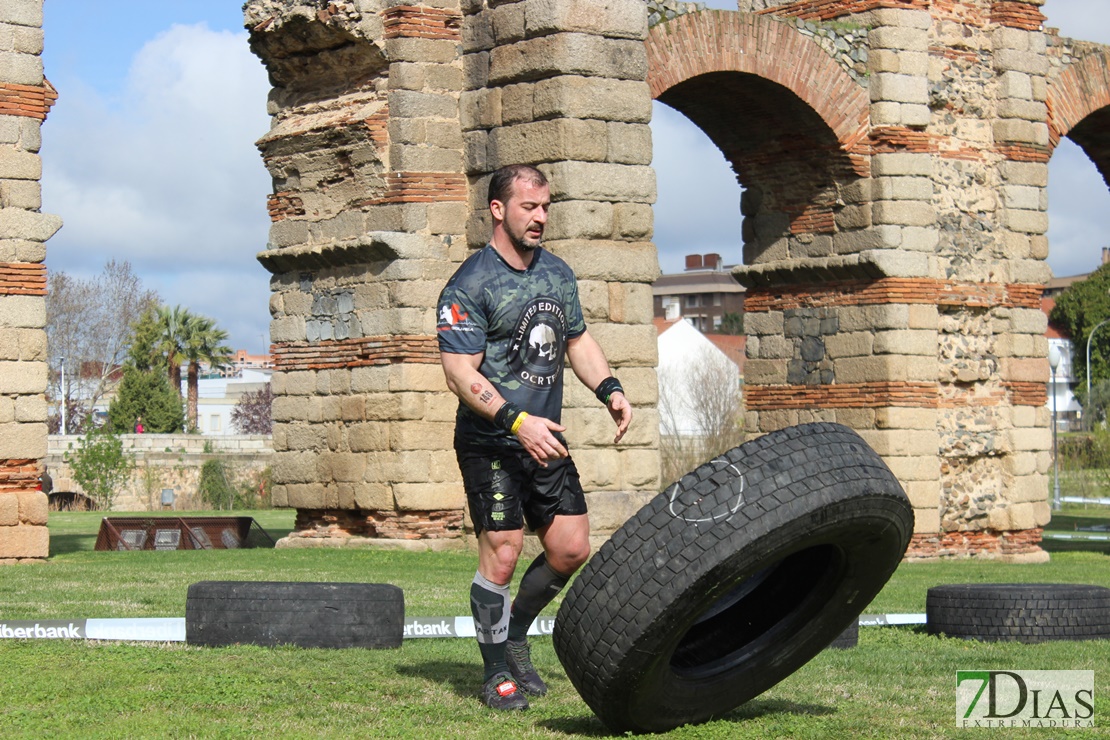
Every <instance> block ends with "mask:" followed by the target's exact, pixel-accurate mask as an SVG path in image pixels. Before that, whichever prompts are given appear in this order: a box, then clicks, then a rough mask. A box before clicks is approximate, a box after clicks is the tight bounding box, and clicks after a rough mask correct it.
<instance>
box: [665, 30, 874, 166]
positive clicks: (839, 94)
mask: <svg viewBox="0 0 1110 740" xmlns="http://www.w3.org/2000/svg"><path fill="white" fill-rule="evenodd" d="M646 45H647V55H648V85H649V86H650V87H651V96H652V97H653V98H656V99H658V98H660V97H661V96H663V95H664V94H665V93H666V92H667V91H668V90H671V89H672V88H674V87H676V86H677V85H679V84H681V83H683V82H686V81H688V80H692V79H694V78H696V77H699V76H701V75H706V74H711V73H716V72H739V73H743V74H748V75H754V76H756V77H760V78H762V79H764V80H768V81H770V82H773V83H776V84H778V85H781V86H782V87H784V88H786V89H787V90H789V91H791V92H792V93H794V95H796V96H797V97H798V98H799V99H800V100H801V101H803V102H805V103H806V104H807V105H808V106H809V107H810V108H812V109H813V111H814V112H816V113H817V115H818V116H819V117H820V118H821V120H822V121H824V122H825V124H826V125H827V126H828V127H829V129H830V130H831V131H832V133H833V134H834V136H835V137H836V140H837V141H838V142H839V143H840V146H841V148H843V149H844V150H845V151H852V150H855V149H856V148H857V146H858V145H859V144H860V142H861V141H862V140H863V139H864V138H865V137H866V135H867V129H868V121H869V119H870V99H869V97H868V94H867V91H866V90H864V89H863V88H862V87H860V86H859V85H858V84H857V83H856V82H855V81H854V80H853V79H852V78H851V77H849V76H848V74H847V73H846V72H845V71H844V70H843V69H841V67H840V66H839V65H838V64H837V63H836V62H835V61H833V60H832V58H831V57H830V56H829V55H828V54H827V53H825V52H824V51H823V50H822V49H821V47H819V46H818V45H817V44H816V43H814V42H813V41H812V40H810V39H809V38H808V37H806V36H803V35H802V34H800V33H798V32H797V31H796V30H795V29H794V28H792V27H790V26H788V25H786V24H785V23H783V22H781V21H777V20H772V19H771V18H770V17H768V16H764V15H755V14H751V13H738V12H733V11H721V10H718V11H709V10H706V11H702V12H699V13H688V14H686V15H682V16H679V17H678V18H675V19H674V20H671V21H668V22H666V23H660V24H657V25H656V26H655V27H653V28H652V29H651V31H650V32H649V33H648V37H647V41H646Z"/></svg>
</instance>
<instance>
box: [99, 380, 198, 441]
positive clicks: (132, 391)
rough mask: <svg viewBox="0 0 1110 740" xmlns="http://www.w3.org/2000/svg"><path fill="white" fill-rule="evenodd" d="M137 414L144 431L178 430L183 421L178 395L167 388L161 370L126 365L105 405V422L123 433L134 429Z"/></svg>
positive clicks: (113, 429) (118, 432)
mask: <svg viewBox="0 0 1110 740" xmlns="http://www.w3.org/2000/svg"><path fill="white" fill-rule="evenodd" d="M139 417H142V419H143V427H144V429H145V431H147V432H151V433H154V434H172V433H173V432H180V431H181V428H182V425H183V423H184V411H183V410H182V408H181V396H180V395H179V394H178V393H177V392H175V391H174V390H173V388H171V387H170V381H169V379H167V378H166V376H165V374H164V373H162V372H160V371H158V370H146V371H143V370H139V369H137V368H135V367H131V366H128V367H126V368H125V369H124V371H123V380H122V381H120V384H119V388H118V389H117V391H116V397H115V398H114V399H112V403H111V405H109V406H108V425H109V426H110V427H111V428H112V431H114V432H115V433H117V434H126V433H129V432H131V431H132V430H133V429H134V428H135V420H136V419H138V418H139Z"/></svg>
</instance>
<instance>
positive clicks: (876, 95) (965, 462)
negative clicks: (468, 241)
mask: <svg viewBox="0 0 1110 740" xmlns="http://www.w3.org/2000/svg"><path fill="white" fill-rule="evenodd" d="M1041 3H1042V0H1016V1H1001V0H963V1H959V2H939V1H936V0H898V1H896V2H885V1H884V2H880V1H877V0H843V1H838V2H831V1H830V2H775V1H774V0H741V2H740V5H741V9H742V10H747V11H750V12H746V13H738V14H734V13H693V14H688V15H686V16H683V17H680V18H678V19H676V20H674V21H671V22H670V23H667V24H664V25H662V26H658V27H656V28H655V29H653V30H652V33H651V35H650V36H649V39H648V47H649V60H650V67H651V70H652V71H651V74H650V75H649V81H650V82H651V85H652V92H653V95H655V96H656V97H658V98H659V99H661V100H663V101H664V102H667V103H669V104H671V105H673V106H674V107H676V108H678V109H679V110H682V111H683V112H685V113H686V114H687V115H688V116H689V117H690V118H691V119H693V120H694V121H695V122H697V123H698V124H699V125H700V126H701V127H702V128H703V129H704V130H706V132H707V133H708V134H709V135H710V136H711V137H712V138H713V139H714V141H715V142H716V143H717V144H718V146H719V147H720V148H721V150H722V152H723V153H724V154H725V156H726V157H727V158H728V159H729V161H730V162H731V163H732V165H733V167H734V169H735V171H736V172H737V174H738V178H739V180H740V181H741V183H742V184H743V185H745V186H746V188H747V190H746V192H745V197H744V203H743V206H742V210H743V214H744V224H743V230H744V256H745V259H744V261H745V263H746V264H745V266H744V267H742V268H739V269H738V270H737V271H736V275H737V278H738V279H739V280H741V282H743V283H745V284H746V285H747V286H748V287H749V292H748V294H747V299H746V302H745V310H746V320H745V327H746V329H747V331H748V334H749V342H748V353H749V355H748V356H749V360H748V365H747V371H746V377H745V383H746V385H745V391H746V393H745V396H746V399H745V400H746V406H747V410H748V413H747V424H748V429H749V431H750V432H752V433H760V432H766V431H770V430H772V429H776V428H779V427H782V426H785V425H789V424H795V423H799V422H804V421H808V420H817V419H823V420H835V421H839V422H842V423H845V424H848V425H849V426H851V427H853V428H855V429H857V430H859V431H860V432H861V433H862V434H863V436H864V437H865V438H866V439H867V440H868V441H869V442H870V444H871V445H872V446H873V447H874V448H875V449H876V450H877V451H878V452H879V453H880V454H882V455H883V456H884V458H885V459H886V461H887V462H888V463H889V464H890V466H891V467H892V469H893V470H894V471H895V473H896V474H897V475H898V477H899V479H900V480H901V481H902V482H903V484H904V485H905V487H906V490H907V492H908V493H909V496H910V498H911V500H912V502H913V504H914V507H915V512H916V519H917V523H916V536H915V538H914V541H913V543H912V544H911V549H910V556H911V557H915V556H920V557H931V556H943V555H985V556H990V557H1002V558H1006V559H1012V560H1037V559H1042V558H1044V557H1047V556H1046V555H1045V553H1043V551H1041V550H1040V548H1039V546H1038V542H1039V539H1040V532H1041V527H1043V525H1044V524H1045V523H1047V521H1048V519H1049V514H1050V512H1049V507H1048V504H1047V494H1048V472H1049V471H1050V469H1051V457H1050V433H1049V424H1050V419H1049V415H1048V413H1047V412H1046V410H1045V401H1046V394H1045V383H1046V380H1047V378H1048V365H1047V360H1046V359H1045V358H1046V354H1047V344H1046V340H1045V338H1044V331H1045V328H1046V320H1045V317H1044V315H1043V313H1042V312H1041V311H1040V306H1039V298H1040V293H1041V289H1042V286H1043V284H1044V282H1045V281H1046V279H1047V278H1048V277H1049V276H1050V275H1049V270H1048V268H1047V266H1046V265H1045V263H1044V261H1043V260H1044V258H1045V257H1046V256H1047V253H1048V244H1047V239H1046V237H1045V232H1046V229H1047V225H1048V224H1047V215H1046V206H1047V203H1046V192H1045V187H1046V185H1047V162H1048V159H1049V157H1050V155H1051V151H1052V147H1053V146H1054V145H1055V143H1056V141H1058V139H1059V137H1060V136H1061V135H1068V134H1069V133H1070V132H1071V130H1072V128H1074V129H1075V135H1074V137H1073V138H1075V139H1076V141H1078V142H1079V143H1081V145H1083V146H1084V147H1085V148H1086V149H1087V151H1088V153H1089V154H1091V156H1092V158H1094V159H1095V160H1096V164H1098V165H1099V167H1100V168H1101V169H1102V171H1103V172H1104V173H1106V172H1110V169H1107V168H1106V165H1107V164H1110V162H1107V154H1108V151H1107V149H1108V147H1107V146H1106V145H1107V138H1108V137H1107V136H1106V134H1105V133H1104V132H1105V130H1106V129H1105V127H1103V128H1099V127H1098V126H1096V125H1094V121H1095V120H1097V121H1099V122H1101V123H1102V124H1105V122H1106V118H1105V115H1106V110H1105V106H1106V105H1107V100H1106V97H1107V93H1106V83H1107V80H1106V50H1105V48H1102V47H1097V45H1092V44H1082V43H1079V44H1076V43H1074V42H1069V41H1067V40H1059V39H1055V38H1054V37H1052V36H1049V35H1046V34H1045V32H1044V31H1043V30H1042V22H1043V20H1044V16H1043V15H1042V14H1041V13H1040V11H1039V6H1040V5H1041ZM1049 42H1051V43H1052V46H1051V47H1050V44H1049ZM1069 66H1070V67H1071V69H1068V70H1067V71H1065V72H1063V74H1061V70H1062V69H1064V68H1066V67H1069ZM1069 74H1070V75H1071V76H1072V77H1073V78H1074V79H1072V80H1071V81H1070V82H1068V81H1067V80H1066V78H1067V77H1068V75H1069ZM1061 80H1063V82H1061ZM722 89H727V91H728V94H727V95H723V94H721V93H720V92H719V91H720V90H722ZM1054 89H1055V90H1056V91H1057V93H1056V94H1057V96H1058V98H1059V100H1060V103H1059V104H1057V105H1056V106H1055V107H1054V109H1050V107H1049V105H1046V101H1047V102H1048V103H1051V102H1052V100H1053V93H1052V91H1053V90H1054ZM736 100H742V101H743V102H742V103H735V102H733V101H736ZM753 100H754V101H757V102H755V103H754V104H752V103H751V102H750V101H753ZM1065 101H1067V102H1066V104H1065ZM1064 111H1067V113H1066V119H1064V120H1062V118H1063V116H1062V114H1063V113H1064ZM1091 114H1093V115H1091ZM1096 131H1098V132H1099V133H1095V132H1096Z"/></svg>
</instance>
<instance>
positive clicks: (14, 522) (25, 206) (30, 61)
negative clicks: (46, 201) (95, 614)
mask: <svg viewBox="0 0 1110 740" xmlns="http://www.w3.org/2000/svg"><path fill="white" fill-rule="evenodd" d="M42 45H43V34H42V0H5V1H4V2H0V563H12V562H21V561H25V560H37V559H41V558H45V557H46V556H47V555H48V554H49V550H50V538H49V534H48V531H47V528H46V516H47V515H46V512H47V502H46V496H45V494H43V493H41V492H39V491H37V490H36V489H37V487H38V478H39V474H40V472H41V461H42V458H43V457H45V455H46V396H45V392H46V373H47V366H46V332H45V331H44V327H45V325H46V302H45V299H44V296H45V295H46V266H45V265H44V264H43V260H44V259H45V258H46V241H47V240H48V239H49V238H50V237H51V236H53V235H54V233H55V232H56V231H57V230H58V229H59V228H60V227H61V225H62V222H61V219H59V218H58V217H56V216H51V215H48V214H44V213H41V212H40V209H41V206H42V199H41V191H40V186H39V178H40V176H41V174H42V163H41V161H40V159H39V155H38V152H39V146H40V144H41V141H42V139H41V136H40V131H39V129H40V127H41V125H42V122H43V121H44V120H45V119H46V114H47V112H48V111H49V110H50V106H51V105H52V104H53V103H54V100H55V99H56V98H57V93H56V92H55V91H54V88H53V87H52V86H51V85H50V83H49V82H47V81H46V79H45V78H44V77H43V70H42V59H41V58H40V54H41V53H42Z"/></svg>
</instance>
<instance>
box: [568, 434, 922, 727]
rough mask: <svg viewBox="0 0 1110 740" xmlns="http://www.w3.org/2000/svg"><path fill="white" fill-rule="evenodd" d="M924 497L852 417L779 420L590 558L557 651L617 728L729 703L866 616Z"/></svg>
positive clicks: (658, 723)
mask: <svg viewBox="0 0 1110 740" xmlns="http://www.w3.org/2000/svg"><path fill="white" fill-rule="evenodd" d="M912 533H913V510H912V508H911V506H910V503H909V501H908V500H907V498H906V495H905V493H904V492H903V490H902V487H901V486H900V485H899V483H898V481H897V480H896V479H895V478H894V476H893V474H892V473H891V472H890V470H889V468H887V466H886V465H885V464H884V463H883V462H882V460H881V459H880V458H879V456H878V455H877V454H876V453H875V452H874V451H873V450H872V449H871V448H870V447H868V446H867V444H866V443H865V442H864V441H863V440H862V439H861V438H860V437H859V435H857V434H856V433H855V432H853V431H852V430H850V429H848V428H847V427H844V426H840V425H837V424H825V423H819V424H807V425H802V426H796V427H790V428H788V429H783V430H780V431H778V432H773V433H771V434H768V435H766V436H763V437H761V438H759V439H756V440H753V441H752V442H749V443H747V444H744V445H741V446H740V447H736V448H734V449H732V450H730V451H729V452H728V453H726V454H724V455H722V456H721V457H719V458H717V459H715V460H712V461H710V462H708V463H705V464H704V465H702V466H700V467H698V468H697V469H696V470H694V471H693V472H691V473H690V474H688V475H686V476H684V477H683V478H682V479H681V480H680V481H678V482H676V483H675V484H673V485H672V486H671V487H670V488H668V489H667V490H666V491H664V492H663V493H662V494H660V495H659V496H657V497H656V498H655V499H653V500H652V501H651V502H650V503H649V504H648V505H647V506H645V507H644V508H643V509H642V510H641V511H640V512H639V513H638V514H637V515H636V516H635V517H633V518H632V519H631V520H629V521H628V522H627V523H626V524H625V525H624V526H623V527H622V528H621V529H620V530H619V531H618V532H617V533H616V534H614V535H613V537H612V538H611V539H610V540H609V541H608V542H606V543H605V544H604V545H603V546H602V547H601V548H600V549H599V551H598V552H597V554H596V555H595V556H594V557H593V558H591V559H590V561H589V562H588V563H587V564H586V566H585V567H584V568H583V570H582V572H581V574H580V575H579V576H578V578H577V579H576V581H575V582H574V585H573V586H572V588H571V589H570V591H569V592H568V594H567V596H566V598H565V599H564V601H563V604H562V606H561V608H560V610H559V613H558V616H557V618H556V620H555V630H554V635H553V637H554V644H555V649H556V652H557V653H558V655H559V658H560V660H561V661H562V663H563V666H564V667H565V669H566V671H567V675H568V676H569V677H570V679H571V681H572V682H573V683H574V685H575V687H576V688H577V689H578V692H579V693H580V694H581V695H582V698H583V699H584V700H585V701H586V703H587V704H588V705H589V706H590V708H591V709H593V711H594V712H595V713H596V714H597V715H598V717H600V718H601V720H602V721H603V722H605V724H606V725H608V726H609V727H610V728H611V729H613V730H614V731H616V732H625V731H634V732H658V731H665V730H668V729H671V728H674V727H677V726H679V725H682V724H687V723H696V722H703V721H707V720H709V719H712V718H714V717H718V716H720V715H722V714H724V713H726V712H728V711H729V710H731V709H733V708H735V707H736V706H739V705H740V704H742V703H744V702H746V701H748V700H749V699H752V698H754V697H755V696H758V695H759V694H760V693H762V692H763V691H765V690H767V689H768V688H770V687H771V686H773V685H775V684H776V683H778V682H779V681H781V680H782V679H784V678H786V677H787V676H789V675H790V674H791V673H793V672H794V671H796V670H797V669H798V668H800V667H801V666H802V665H804V664H805V663H806V662H808V661H809V660H810V659H811V658H813V657H814V656H815V655H817V654H818V653H819V652H821V650H823V649H824V648H825V647H827V646H829V645H830V644H831V643H832V642H833V641H834V640H835V639H836V638H837V637H838V636H840V635H841V634H842V633H843V632H844V631H845V629H846V628H848V627H849V626H850V625H851V624H852V623H853V622H855V621H856V620H858V617H859V615H860V613H861V612H862V611H863V609H864V608H866V606H867V605H868V603H870V601H871V599H872V598H873V597H874V596H875V594H877V593H878V591H879V590H880V589H881V588H882V586H883V585H884V584H885V583H886V581H887V580H888V579H889V577H890V575H891V574H892V573H893V572H894V570H895V568H896V567H897V566H898V563H899V562H900V561H901V558H902V556H903V554H904V553H905V550H906V547H907V546H908V544H909V540H910V536H911V535H912Z"/></svg>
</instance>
